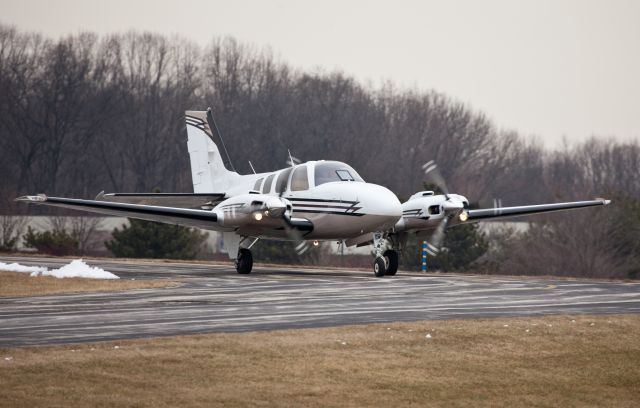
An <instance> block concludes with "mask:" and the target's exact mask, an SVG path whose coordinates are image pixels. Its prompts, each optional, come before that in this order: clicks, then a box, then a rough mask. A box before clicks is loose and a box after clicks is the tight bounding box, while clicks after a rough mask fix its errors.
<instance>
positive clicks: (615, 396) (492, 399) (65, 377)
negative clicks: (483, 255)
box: [0, 315, 640, 407]
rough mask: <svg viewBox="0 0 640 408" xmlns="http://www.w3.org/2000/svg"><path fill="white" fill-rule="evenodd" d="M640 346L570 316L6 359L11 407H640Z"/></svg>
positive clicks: (630, 321) (200, 340)
mask: <svg viewBox="0 0 640 408" xmlns="http://www.w3.org/2000/svg"><path fill="white" fill-rule="evenodd" d="M505 325H506V326H505ZM427 334H430V335H431V338H426V337H425V336H426V335H427ZM638 338H640V317H639V316H637V315H628V316H604V317H590V316H582V317H568V316H558V317H536V318H512V319H503V318H498V319H492V320H459V321H454V320H453V321H428V322H415V323H394V324H377V325H367V326H350V327H341V328H327V329H307V330H288V331H275V332H253V333H242V334H210V335H199V336H183V337H170V338H160V339H150V340H132V341H122V342H117V343H99V344H90V345H68V346H56V347H42V348H23V349H2V350H0V384H2V386H1V387H0V406H29V407H54V406H136V407H170V406H181V407H211V406H231V407H236V406H381V407H395V406H446V407H467V406H505V407H507V406H508V407H512V406H538V407H544V406H549V407H558V406H562V407H567V406H569V407H582V406H594V407H603V406H611V407H613V406H615V407H632V406H638V403H639V401H640V386H639V384H640V346H639V343H638V341H637V339H638ZM116 346H117V347H118V348H115V347H116ZM7 358H10V360H7Z"/></svg>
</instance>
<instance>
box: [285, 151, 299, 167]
mask: <svg viewBox="0 0 640 408" xmlns="http://www.w3.org/2000/svg"><path fill="white" fill-rule="evenodd" d="M287 152H288V153H289V160H287V164H288V165H290V166H291V167H294V166H295V165H296V164H300V159H298V158H297V157H293V156H292V155H291V150H289V149H287Z"/></svg>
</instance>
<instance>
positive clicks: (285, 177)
mask: <svg viewBox="0 0 640 408" xmlns="http://www.w3.org/2000/svg"><path fill="white" fill-rule="evenodd" d="M291 170H292V168H291V167H289V168H288V169H286V170H284V171H281V172H280V175H279V176H278V181H276V193H282V192H283V191H284V190H286V189H287V181H289V174H291Z"/></svg>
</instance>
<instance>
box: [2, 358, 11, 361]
mask: <svg viewBox="0 0 640 408" xmlns="http://www.w3.org/2000/svg"><path fill="white" fill-rule="evenodd" d="M11 360H13V357H5V358H4V361H11Z"/></svg>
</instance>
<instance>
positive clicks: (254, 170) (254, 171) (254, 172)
mask: <svg viewBox="0 0 640 408" xmlns="http://www.w3.org/2000/svg"><path fill="white" fill-rule="evenodd" d="M249 166H251V170H253V174H258V173H256V169H254V168H253V164H251V160H249Z"/></svg>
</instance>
